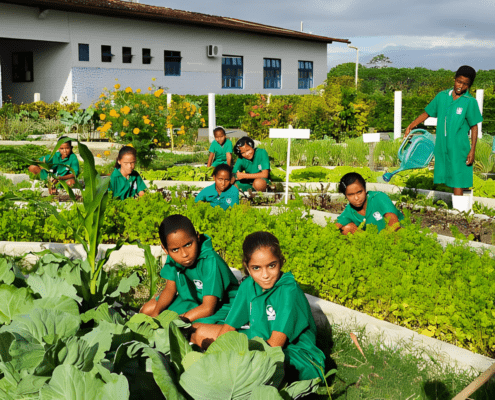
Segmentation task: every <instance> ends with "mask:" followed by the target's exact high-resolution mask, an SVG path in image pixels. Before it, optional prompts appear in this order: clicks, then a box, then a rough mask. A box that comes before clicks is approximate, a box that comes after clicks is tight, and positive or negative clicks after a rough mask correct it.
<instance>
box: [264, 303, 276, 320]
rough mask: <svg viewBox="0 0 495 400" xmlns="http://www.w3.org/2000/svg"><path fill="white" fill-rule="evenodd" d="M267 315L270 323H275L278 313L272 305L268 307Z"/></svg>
mask: <svg viewBox="0 0 495 400" xmlns="http://www.w3.org/2000/svg"><path fill="white" fill-rule="evenodd" d="M266 315H267V317H268V321H275V318H277V313H276V312H275V310H274V309H273V307H272V306H271V305H267V306H266Z"/></svg>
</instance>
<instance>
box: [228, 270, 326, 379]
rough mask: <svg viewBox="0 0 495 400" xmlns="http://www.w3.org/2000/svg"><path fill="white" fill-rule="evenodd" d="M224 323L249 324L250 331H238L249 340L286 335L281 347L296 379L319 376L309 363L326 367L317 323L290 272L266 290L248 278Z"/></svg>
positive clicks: (317, 371) (236, 326) (237, 326)
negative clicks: (318, 345) (279, 334)
mask: <svg viewBox="0 0 495 400" xmlns="http://www.w3.org/2000/svg"><path fill="white" fill-rule="evenodd" d="M225 323H226V324H227V325H230V326H231V327H233V328H235V329H239V328H241V327H242V326H244V325H246V324H248V323H249V329H247V330H242V331H241V332H243V333H246V334H247V335H248V337H249V338H250V339H251V338H253V337H256V336H258V337H261V338H262V339H264V340H268V339H270V337H271V336H272V332H273V331H277V332H282V333H283V334H285V335H286V336H287V342H286V345H285V346H284V348H283V351H284V354H285V362H286V363H287V364H288V365H290V366H292V367H293V368H295V370H296V371H297V372H298V375H299V376H298V377H297V379H298V380H305V379H313V378H317V377H321V372H320V371H319V370H318V368H316V367H315V366H314V365H313V364H312V363H311V361H312V362H314V363H315V364H316V365H319V366H321V367H322V368H325V355H324V354H323V352H322V351H321V350H320V349H319V348H318V347H316V324H315V321H314V319H313V315H312V314H311V308H310V306H309V303H308V300H307V299H306V296H305V295H304V293H303V291H302V290H301V288H300V287H299V285H298V284H297V282H296V280H295V279H294V275H292V273H291V272H286V273H284V274H283V275H282V276H281V277H280V279H279V280H278V281H277V282H276V283H275V285H274V286H273V287H272V288H271V289H269V290H266V291H263V289H262V288H261V287H260V286H259V285H258V284H257V283H256V282H255V281H254V280H253V279H252V278H251V277H248V278H247V279H246V280H245V281H244V282H242V284H241V286H240V287H239V292H238V293H237V297H236V298H235V300H234V304H232V309H231V310H230V313H229V315H228V316H227V319H226V320H225ZM289 370H290V367H289Z"/></svg>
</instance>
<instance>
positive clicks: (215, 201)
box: [194, 184, 239, 210]
mask: <svg viewBox="0 0 495 400" xmlns="http://www.w3.org/2000/svg"><path fill="white" fill-rule="evenodd" d="M199 201H206V202H207V203H210V204H211V206H212V207H216V206H220V207H222V208H223V209H224V210H226V209H227V208H229V207H233V206H234V204H239V190H238V189H237V188H236V187H235V186H232V185H231V186H230V187H229V188H228V189H227V190H226V191H225V192H222V193H220V194H218V192H217V189H216V188H215V184H213V185H211V186H208V187H206V188H204V189H203V190H202V191H201V192H199V193H198V195H197V196H196V198H195V199H194V202H195V203H197V202H199Z"/></svg>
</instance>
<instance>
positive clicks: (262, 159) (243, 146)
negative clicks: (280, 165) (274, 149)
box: [233, 136, 270, 192]
mask: <svg viewBox="0 0 495 400" xmlns="http://www.w3.org/2000/svg"><path fill="white" fill-rule="evenodd" d="M234 152H235V154H236V155H237V156H238V157H239V158H238V159H237V161H236V163H235V165H234V170H233V172H234V175H235V179H236V181H235V186H237V187H238V188H239V189H240V190H243V191H246V190H253V189H254V190H256V191H257V192H264V191H265V190H266V187H267V185H269V184H270V180H269V179H268V178H269V177H270V159H269V158H268V153H267V152H266V150H265V149H256V148H255V147H254V141H253V139H251V138H250V137H247V136H244V137H242V138H240V139H239V140H238V141H237V143H236V144H235V148H234Z"/></svg>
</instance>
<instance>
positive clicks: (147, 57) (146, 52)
mask: <svg viewBox="0 0 495 400" xmlns="http://www.w3.org/2000/svg"><path fill="white" fill-rule="evenodd" d="M143 64H151V49H143Z"/></svg>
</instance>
